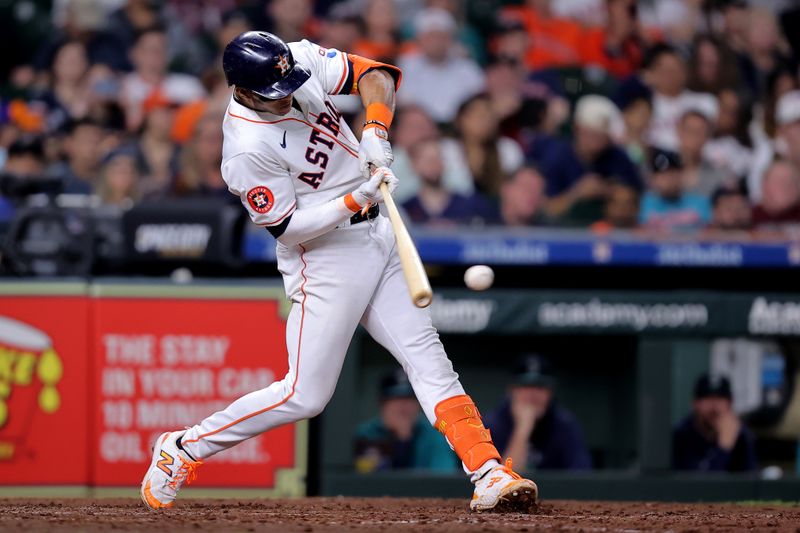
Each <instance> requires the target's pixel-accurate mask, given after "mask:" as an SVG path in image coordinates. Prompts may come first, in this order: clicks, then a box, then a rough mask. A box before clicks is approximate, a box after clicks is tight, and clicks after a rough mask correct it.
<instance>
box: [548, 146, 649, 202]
mask: <svg viewBox="0 0 800 533" xmlns="http://www.w3.org/2000/svg"><path fill="white" fill-rule="evenodd" d="M538 167H539V170H541V172H542V174H544V176H545V178H547V190H546V191H547V195H548V196H557V195H559V194H561V193H563V192H566V191H567V190H569V189H570V188H571V187H572V186H573V185H575V184H576V183H578V181H580V179H581V178H582V177H583V176H585V175H587V174H598V175H600V176H602V177H603V178H616V180H617V181H620V182H622V183H625V184H626V185H629V186H630V187H632V188H634V189H636V190H637V191H639V190H641V189H642V179H641V177H640V176H639V171H638V170H636V167H635V166H634V165H633V163H632V162H631V160H630V158H629V157H628V155H627V154H626V153H625V151H624V150H622V149H621V148H619V147H618V146H616V145H610V146H607V147H606V148H605V149H603V150H602V151H600V152H599V153H598V154H597V155H595V156H594V158H592V159H591V160H583V159H581V158H580V157H579V156H578V154H577V152H576V151H575V146H574V145H573V144H572V143H570V142H568V141H559V142H554V143H552V144H550V146H549V147H548V150H547V151H546V152H545V153H544V155H543V156H542V158H541V160H540V161H539V164H538Z"/></svg>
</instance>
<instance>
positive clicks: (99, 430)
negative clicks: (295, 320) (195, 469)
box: [0, 284, 306, 494]
mask: <svg viewBox="0 0 800 533" xmlns="http://www.w3.org/2000/svg"><path fill="white" fill-rule="evenodd" d="M75 285H77V286H78V288H76V289H73V290H72V292H75V293H76V295H75V296H47V295H41V296H40V295H36V296H33V295H32V296H19V295H4V294H3V292H4V291H6V292H14V293H18V292H21V290H20V289H19V288H16V289H13V290H9V289H8V285H5V286H3V285H0V485H44V484H72V485H87V484H88V485H95V486H131V487H134V486H138V484H139V483H140V482H141V479H142V476H143V475H144V471H145V469H146V468H147V465H148V463H149V461H150V455H151V451H150V450H151V446H152V443H153V441H154V440H155V437H156V436H157V435H159V434H160V433H162V432H164V431H174V430H178V429H182V428H184V427H185V426H191V425H193V424H195V423H197V422H199V421H200V420H202V419H203V418H205V417H206V416H208V415H210V414H212V413H213V412H215V411H217V410H220V409H223V408H224V407H225V406H227V405H228V404H229V403H230V402H231V401H232V400H235V399H236V398H239V397H241V396H243V395H245V394H247V393H249V392H252V391H254V390H258V389H261V388H264V387H266V386H268V385H269V384H270V383H272V382H273V381H275V380H276V379H281V378H282V377H283V376H284V374H285V373H286V370H287V366H288V364H287V354H286V347H285V321H284V318H283V317H282V316H281V315H280V312H279V300H278V299H277V298H273V297H270V296H264V297H263V298H260V297H258V298H257V297H255V296H254V294H253V293H254V292H258V293H259V295H262V294H272V293H271V292H269V291H266V290H261V291H259V290H258V289H254V290H253V291H250V290H249V289H246V290H243V289H242V288H241V287H239V288H238V289H239V290H238V291H236V290H235V289H236V288H234V292H235V293H236V294H237V295H242V296H243V298H242V299H232V298H230V297H227V298H226V296H228V295H229V294H230V291H231V288H226V287H214V288H213V289H208V288H206V289H207V290H202V289H201V290H200V292H201V293H202V294H204V295H206V296H205V297H194V294H195V292H194V291H196V290H197V289H195V288H193V287H179V288H176V287H174V286H167V287H164V288H160V287H158V286H141V285H139V286H132V287H131V286H122V289H121V290H120V286H116V292H115V290H104V289H103V286H100V290H93V291H92V293H93V294H94V296H86V294H87V293H88V292H89V291H88V287H87V286H86V285H85V284H75ZM25 288H31V291H32V292H38V293H46V292H47V290H48V289H47V286H46V284H42V285H40V284H28V285H25ZM106 289H107V287H106ZM127 294H135V295H137V296H134V297H129V296H127ZM144 294H147V295H148V297H142V296H141V295H144ZM121 295H125V296H121ZM304 428H305V426H303V425H301V426H297V425H289V426H283V427H280V428H277V429H275V430H272V431H270V432H269V433H268V434H266V435H262V436H259V437H256V438H253V439H250V440H248V441H245V442H244V443H242V444H240V445H239V446H236V447H234V448H232V449H230V450H227V451H225V452H222V453H220V454H218V455H216V456H214V457H211V458H209V459H208V460H207V461H206V464H205V465H204V466H203V468H202V470H200V471H199V474H200V475H199V476H198V478H197V481H196V482H195V483H194V484H193V486H196V487H246V488H262V489H274V488H276V483H277V482H278V480H279V477H280V476H279V474H281V472H282V471H284V472H283V475H284V479H285V480H286V481H284V482H282V484H281V487H279V488H278V492H280V493H283V494H287V493H291V494H298V493H301V492H302V490H303V488H302V487H303V485H302V478H303V476H304V475H305V471H304V469H305V455H304V454H305V450H306V443H305V442H303V439H305V432H304Z"/></svg>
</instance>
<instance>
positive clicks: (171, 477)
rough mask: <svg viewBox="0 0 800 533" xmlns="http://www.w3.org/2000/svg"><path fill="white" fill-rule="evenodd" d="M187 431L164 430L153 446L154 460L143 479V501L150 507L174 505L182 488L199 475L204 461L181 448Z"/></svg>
mask: <svg viewBox="0 0 800 533" xmlns="http://www.w3.org/2000/svg"><path fill="white" fill-rule="evenodd" d="M184 433H185V431H173V432H168V433H162V434H161V435H159V437H158V438H157V439H156V444H155V446H153V459H152V461H150V468H148V469H147V473H146V474H145V475H144V479H143V480H142V488H141V495H142V501H143V502H144V504H145V505H146V506H147V507H148V508H149V509H153V510H156V509H166V508H169V507H172V504H173V503H174V502H175V498H176V497H177V496H178V491H179V490H180V489H181V486H183V484H184V483H186V484H187V485H188V484H189V483H191V482H192V481H194V479H195V477H197V472H196V470H197V468H198V467H199V466H201V465H202V464H203V462H202V461H195V460H194V459H192V458H191V457H190V456H189V454H187V453H186V452H185V451H183V450H182V449H180V448H178V439H179V438H180V437H182V436H183V434H184Z"/></svg>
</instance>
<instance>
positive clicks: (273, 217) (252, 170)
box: [222, 152, 297, 226]
mask: <svg viewBox="0 0 800 533" xmlns="http://www.w3.org/2000/svg"><path fill="white" fill-rule="evenodd" d="M222 177H223V178H224V179H225V183H227V184H228V190H229V191H231V192H232V193H233V194H235V195H237V196H238V197H239V198H240V199H241V200H242V205H244V207H245V209H247V213H248V214H249V215H250V218H251V219H252V221H253V222H255V223H256V224H258V225H260V226H274V225H276V224H280V223H281V222H283V221H284V220H285V219H286V217H288V216H290V215H291V214H292V213H293V212H294V210H295V209H296V208H297V201H296V199H295V194H294V185H293V184H292V178H291V176H290V174H289V170H288V169H286V168H283V167H282V166H281V165H280V164H279V163H278V162H277V161H275V160H273V159H270V158H269V157H266V156H264V155H261V154H258V153H254V152H246V153H242V154H238V155H236V156H234V157H232V158H231V159H229V160H228V161H226V162H225V163H224V164H223V165H222Z"/></svg>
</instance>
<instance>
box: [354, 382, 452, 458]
mask: <svg viewBox="0 0 800 533" xmlns="http://www.w3.org/2000/svg"><path fill="white" fill-rule="evenodd" d="M380 402H381V406H380V414H379V415H378V416H377V417H375V418H373V419H371V420H368V421H366V422H363V423H362V424H361V425H359V426H358V429H357V430H356V439H355V452H356V461H355V466H356V470H357V471H359V472H361V473H368V472H375V471H381V470H399V469H406V468H417V469H423V470H432V471H439V472H455V471H456V470H457V468H458V463H457V461H456V456H455V455H453V452H452V451H451V450H450V446H448V444H447V441H446V440H445V439H443V438H441V435H440V434H439V432H438V431H436V429H435V428H434V427H433V426H431V425H430V424H429V423H428V421H427V419H426V418H425V415H424V414H422V410H421V409H420V406H419V402H418V401H417V398H416V396H414V390H413V389H412V388H411V383H409V381H408V378H407V377H406V375H405V374H404V373H403V372H401V371H396V372H391V373H389V374H386V375H385V376H384V377H383V379H382V380H381V384H380Z"/></svg>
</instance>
